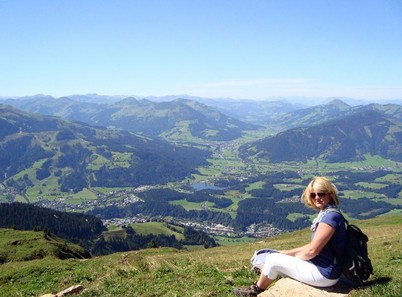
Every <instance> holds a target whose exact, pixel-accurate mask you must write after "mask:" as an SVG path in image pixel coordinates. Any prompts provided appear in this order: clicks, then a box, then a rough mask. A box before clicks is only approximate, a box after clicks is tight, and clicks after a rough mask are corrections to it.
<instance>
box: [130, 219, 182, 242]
mask: <svg viewBox="0 0 402 297" xmlns="http://www.w3.org/2000/svg"><path fill="white" fill-rule="evenodd" d="M131 226H132V227H133V229H134V230H135V232H137V233H138V234H142V235H147V234H156V235H159V234H163V235H167V236H171V235H174V236H175V237H176V238H177V239H178V240H181V239H184V235H183V233H180V232H175V231H173V230H172V229H170V228H168V226H167V223H165V222H147V223H135V224H131ZM173 228H174V229H177V230H178V231H183V230H184V228H183V227H179V226H173Z"/></svg>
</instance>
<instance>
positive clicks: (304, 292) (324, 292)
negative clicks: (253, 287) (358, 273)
mask: <svg viewBox="0 0 402 297" xmlns="http://www.w3.org/2000/svg"><path fill="white" fill-rule="evenodd" d="M349 291H350V288H348V287H347V286H344V285H342V284H339V285H338V284H337V285H335V286H334V287H329V288H315V287H312V286H309V285H306V284H303V283H301V282H298V281H295V280H293V279H290V278H281V279H280V280H278V281H277V282H276V283H275V284H274V285H272V286H271V287H270V288H269V289H268V290H267V291H265V292H263V293H261V294H259V295H258V297H290V296H297V297H346V296H348V293H349Z"/></svg>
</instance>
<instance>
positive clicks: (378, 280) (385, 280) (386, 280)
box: [364, 277, 392, 287]
mask: <svg viewBox="0 0 402 297" xmlns="http://www.w3.org/2000/svg"><path fill="white" fill-rule="evenodd" d="M390 281H392V277H379V278H376V279H373V280H370V281H368V282H366V283H365V285H364V286H365V287H371V286H373V285H384V284H387V283H389V282H390Z"/></svg>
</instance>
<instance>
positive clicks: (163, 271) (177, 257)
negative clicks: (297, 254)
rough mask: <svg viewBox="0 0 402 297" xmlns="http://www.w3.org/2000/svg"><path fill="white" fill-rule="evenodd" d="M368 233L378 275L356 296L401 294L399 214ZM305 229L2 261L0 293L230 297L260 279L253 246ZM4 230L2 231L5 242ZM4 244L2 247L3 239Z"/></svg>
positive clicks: (294, 238)
mask: <svg viewBox="0 0 402 297" xmlns="http://www.w3.org/2000/svg"><path fill="white" fill-rule="evenodd" d="M355 223H356V224H357V225H358V226H360V227H361V228H362V229H363V230H364V231H365V232H366V234H368V236H369V238H370V240H369V254H370V257H371V259H372V262H373V266H374V275H373V276H372V277H371V278H370V282H369V285H368V286H366V287H363V288H360V289H358V290H353V291H352V292H351V293H350V296H351V297H377V296H381V297H384V296H385V297H397V296H398V297H399V296H401V295H400V293H401V292H402V216H401V215H400V214H399V215H393V216H391V215H387V216H383V217H378V218H375V219H371V220H367V221H357V222H355ZM309 238H310V231H309V230H308V229H305V230H302V231H297V232H293V233H286V234H282V235H280V236H276V237H273V238H268V239H264V240H259V241H252V242H242V241H240V242H230V244H228V245H226V246H221V247H217V248H211V249H206V250H205V249H197V250H196V251H185V250H175V249H170V248H159V249H146V250H141V251H132V252H128V253H124V254H127V256H126V257H127V261H122V260H121V257H122V254H121V253H116V254H112V255H108V256H103V257H96V258H92V259H88V260H77V259H69V260H59V259H55V258H52V257H45V258H44V259H42V260H32V261H25V262H10V263H6V264H2V265H0V296H10V297H12V296H40V295H42V294H45V293H51V292H52V293H56V292H58V291H61V290H63V289H65V288H67V287H70V286H72V285H76V284H82V285H83V286H84V287H85V288H86V290H85V291H84V292H82V293H80V294H78V295H75V296H77V297H78V296H81V297H82V296H85V297H95V296H102V297H109V296H110V297H112V296H141V297H147V296H148V297H150V296H183V297H185V296H199V297H201V296H210V297H211V296H219V297H226V296H233V295H232V293H231V290H232V288H233V287H234V286H242V285H248V284H250V283H251V282H252V281H254V280H255V279H256V276H255V275H253V274H252V273H251V272H250V262H249V260H250V257H251V255H252V254H253V252H254V251H255V250H258V249H261V248H266V247H271V248H275V249H284V248H291V247H296V246H300V245H302V244H304V243H306V242H308V241H309ZM1 240H2V237H1V238H0V241H1ZM2 248H4V246H2Z"/></svg>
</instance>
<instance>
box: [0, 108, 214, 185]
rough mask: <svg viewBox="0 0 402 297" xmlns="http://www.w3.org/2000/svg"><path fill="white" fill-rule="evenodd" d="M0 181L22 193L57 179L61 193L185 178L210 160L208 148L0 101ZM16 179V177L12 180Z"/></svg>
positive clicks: (157, 182)
mask: <svg viewBox="0 0 402 297" xmlns="http://www.w3.org/2000/svg"><path fill="white" fill-rule="evenodd" d="M0 127H1V129H0V182H4V181H6V183H7V185H8V186H12V187H14V188H16V189H19V190H20V192H24V189H26V188H27V187H28V186H32V182H31V180H32V179H37V180H39V181H40V180H44V179H45V178H49V177H53V179H54V180H57V183H56V184H57V185H58V186H57V187H60V188H61V189H62V190H63V191H72V192H77V191H80V190H82V189H83V188H86V187H89V186H90V185H92V186H96V185H100V186H108V187H114V186H119V187H122V186H131V187H133V186H138V185H141V184H155V183H156V184H160V183H165V182H168V181H174V180H181V179H183V178H184V177H186V176H188V175H189V174H190V173H191V172H195V169H196V167H198V166H200V165H205V164H207V161H206V158H207V157H208V156H209V155H210V153H209V152H208V151H207V150H205V149H199V148H191V147H180V146H177V145H172V144H169V143H168V142H166V141H163V140H160V139H152V138H150V137H145V136H142V135H136V134H134V133H131V132H127V131H123V130H119V131H118V130H111V129H106V128H101V127H92V126H89V125H87V124H83V123H79V122H70V121H66V120H64V119H61V118H59V117H53V116H42V115H39V114H34V113H27V112H23V111H21V110H18V109H15V108H12V107H9V106H8V107H7V106H4V105H0ZM13 177H14V178H13Z"/></svg>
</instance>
